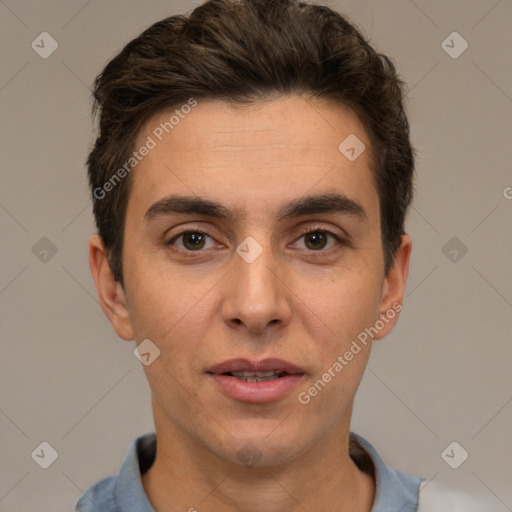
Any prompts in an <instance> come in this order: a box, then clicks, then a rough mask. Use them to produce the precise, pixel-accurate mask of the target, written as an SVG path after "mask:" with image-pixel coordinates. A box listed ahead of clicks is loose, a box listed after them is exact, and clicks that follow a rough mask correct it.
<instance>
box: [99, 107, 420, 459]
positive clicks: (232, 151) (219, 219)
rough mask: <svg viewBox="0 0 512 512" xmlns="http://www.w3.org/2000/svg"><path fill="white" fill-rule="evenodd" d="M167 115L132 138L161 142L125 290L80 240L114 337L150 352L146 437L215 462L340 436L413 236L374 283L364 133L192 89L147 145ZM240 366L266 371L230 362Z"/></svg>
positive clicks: (371, 193) (339, 118) (144, 191)
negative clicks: (194, 97) (152, 434)
mask: <svg viewBox="0 0 512 512" xmlns="http://www.w3.org/2000/svg"><path fill="white" fill-rule="evenodd" d="M171 114H172V113H171ZM169 117H170V113H168V112H166V113H163V114H162V115H159V116H157V117H155V118H153V119H152V120H151V121H150V122H149V123H148V124H147V126H146V127H145V129H144V130H143V131H142V132H141V133H140V135H139V143H138V144H137V147H139V146H142V145H143V144H144V143H145V142H146V141H147V140H148V136H149V137H151V138H152V139H153V140H154V141H155V142H156V145H155V147H154V148H153V149H151V150H150V151H149V153H148V154H147V155H146V156H145V157H144V158H143V159H142V160H141V162H140V163H139V164H138V165H137V167H136V169H135V170H134V171H133V176H132V178H133V183H132V189H131V192H130V198H129V201H128V207H127V212H126V225H125V239H124V248H123V275H124V281H125V289H124V290H122V289H121V287H120V286H119V285H118V284H116V283H115V282H113V281H112V278H111V275H109V271H108V265H107V264H106V259H105V258H104V252H103V250H102V246H101V241H99V240H98V239H97V238H96V239H92V240H91V267H92V269H93V274H94V275H95V280H96V284H97V287H98V293H99V295H100V299H101V302H102V306H103V308H104V310H105V313H106V314H107V315H108V316H109V318H110V320H111V322H112V324H113V325H114V327H115V329H116V331H117V333H118V334H119V335H120V336H121V337H123V338H124V339H127V340H129V339H135V340H136V341H137V343H140V342H142V340H146V339H149V340H151V343H153V344H154V345H155V346H156V347H158V349H159V350H160V355H159V356H158V357H157V358H156V359H155V360H154V361H153V362H152V363H151V364H149V365H148V366H144V370H145V372H146V376H147V379H148V381H149V384H150V387H151V391H152V397H153V409H154V415H155V425H156V428H157V432H158V431H159V429H160V430H161V431H164V430H166V431H168V432H173V435H174V436H177V437H179V438H180V439H181V440H182V441H183V442H184V443H188V445H193V446H200V447H202V448H205V449H206V450H207V451H209V452H210V453H211V454H214V455H216V456H218V457H220V458H221V459H223V460H226V461H232V462H238V463H240V461H241V460H242V459H243V458H244V454H245V456H247V455H248V456H249V458H250V457H253V456H257V457H259V456H260V455H259V454H261V456H263V459H262V463H266V464H269V465H272V464H279V463H283V462H287V461H290V460H292V459H294V458H296V457H298V456H300V455H304V454H306V453H307V452H308V451H310V450H314V449H315V447H319V446H321V445H322V443H323V442H325V441H326V440H328V439H329V438H330V436H334V435H339V434H340V433H342V432H344V433H348V429H349V422H350V415H351V409H352V403H353V398H354V395H355V393H356V390H357V387H358V385H359V383H360V380H361V378H362V375H363V372H364V368H365V366H366V363H367V360H368V356H369V353H370V347H371V341H372V338H373V339H379V338H381V337H383V336H385V335H386V334H387V333H388V332H389V331H390V330H391V328H392V327H393V325H394V323H395V322H396V319H397V317H398V310H399V306H398V307H397V305H396V304H397V303H399V302H401V299H402V297H403V291H404V286H405V281H406V278H407V268H408V259H409V249H410V240H409V239H408V237H404V242H403V243H402V246H401V248H400V249H399V252H398V253H397V259H396V262H395V266H394V267H393V269H392V270H391V272H390V273H389V274H388V276H387V277H385V275H384V258H383V250H382V243H381V226H380V214H379V197H378V192H377V189H376V185H375V180H374V177H373V174H372V172H371V170H370V160H369V157H370V155H369V151H370V140H369V138H368V136H367V133H366V132H365V130H364V127H363V126H362V124H361V123H360V121H359V120H358V118H357V116H356V115H355V114H354V113H353V112H352V111H351V110H349V109H348V108H346V107H343V106H339V105H333V104H329V105H327V104H320V103H314V102H312V101H309V100H308V101H306V100H304V99H302V98H300V97H282V98H280V99H277V100H272V101H269V102H259V103H257V104H255V105H252V106H250V107H246V106H244V107H238V108H236V109H235V108H233V107H230V106H229V105H228V104H226V103H224V102H221V101H202V102H199V103H198V104H197V106H196V107H194V108H193V109H192V111H191V112H190V113H189V114H188V115H186V116H184V117H183V119H180V121H179V124H177V125H176V126H174V128H173V129H172V131H169V133H168V134H167V133H165V132H164V134H163V136H161V140H159V138H158V137H156V136H155V133H160V132H155V129H156V128H157V127H158V126H160V124H161V123H163V122H165V121H168V120H169ZM349 135H355V136H357V138H358V139H359V140H360V141H361V142H362V143H364V145H365V147H366V149H365V150H364V151H363V152H362V153H361V154H360V155H359V156H358V157H357V158H356V159H355V160H354V159H353V158H351V159H349V158H347V156H346V155H347V154H348V155H349V156H352V153H351V152H350V150H348V153H347V152H345V153H343V152H342V151H340V149H339V148H338V146H339V145H340V143H341V142H342V141H344V140H345V139H346V137H348V136H349ZM349 140H350V139H349ZM178 196H186V198H187V199H188V201H187V200H186V199H183V198H182V199H181V200H180V201H178V200H177V197H178ZM315 198H317V200H316V201H315ZM190 199H193V200H194V202H191V201H190ZM201 201H202V202H201ZM205 201H207V203H205ZM214 203H215V204H214ZM382 315H385V317H386V318H385V320H386V321H384V320H383V318H382ZM379 320H380V322H379ZM376 322H377V324H376ZM377 327H379V328H377ZM369 328H373V329H374V330H373V331H372V330H368V329H369ZM365 329H367V330H366V331H365ZM375 331H378V332H375ZM369 332H371V333H372V334H371V335H369V334H368V333H369ZM365 334H366V340H365V342H363V340H364V339H365ZM354 343H355V344H354ZM151 346H153V345H151ZM350 354H352V355H351V356H350ZM244 370H246V371H253V370H258V371H265V372H267V371H268V372H272V371H274V373H273V374H270V373H269V374H266V375H261V373H258V374H257V375H258V376H259V378H263V380H262V381H259V380H256V381H254V382H252V380H253V379H252V378H249V381H246V380H245V379H244V378H241V377H242V375H240V374H237V375H238V376H232V375H229V374H226V373H227V372H235V373H236V372H240V371H244ZM245 375H247V374H245ZM276 375H277V378H276ZM266 379H270V380H266ZM248 450H249V452H250V451H251V450H253V451H254V453H248ZM256 454H258V455H256Z"/></svg>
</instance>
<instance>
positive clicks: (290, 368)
mask: <svg viewBox="0 0 512 512" xmlns="http://www.w3.org/2000/svg"><path fill="white" fill-rule="evenodd" d="M206 373H207V374H208V376H210V377H211V378H212V380H213V381H214V382H215V383H216V385H217V386H218V389H219V390H220V391H222V393H223V394H225V395H227V396H228V397H230V398H232V399H235V400H238V401H241V402H248V403H260V404H261V403H269V402H273V401H275V400H278V399H279V398H281V397H283V396H285V395H286V394H288V393H289V392H290V391H291V389H292V388H294V387H295V386H297V385H298V384H299V383H300V382H301V381H303V378H304V376H305V372H304V371H303V370H302V369H301V368H299V367H298V366H296V365H294V364H291V363H289V362H287V361H283V360H281V359H264V360H263V361H259V362H255V361H249V360H247V359H231V360H229V361H224V362H223V363H220V364H218V365H215V366H213V367H212V368H210V369H209V370H208V371H207V372H206Z"/></svg>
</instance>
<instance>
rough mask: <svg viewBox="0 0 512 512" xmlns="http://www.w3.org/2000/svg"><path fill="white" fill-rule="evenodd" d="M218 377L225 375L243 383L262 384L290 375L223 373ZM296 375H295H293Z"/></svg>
mask: <svg viewBox="0 0 512 512" xmlns="http://www.w3.org/2000/svg"><path fill="white" fill-rule="evenodd" d="M220 375H226V376H228V377H234V378H235V379H238V380H243V381H245V382H263V381H266V380H275V379H280V378H282V377H285V376H286V375H291V374H290V373H288V372H276V371H271V372H225V373H221V374H220ZM293 375H296V374H293Z"/></svg>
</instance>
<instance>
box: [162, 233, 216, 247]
mask: <svg viewBox="0 0 512 512" xmlns="http://www.w3.org/2000/svg"><path fill="white" fill-rule="evenodd" d="M206 237H208V238H211V237H210V236H209V235H207V234H206V233H203V232H202V231H183V232H182V233H179V234H177V235H175V236H174V237H172V238H171V239H170V240H169V241H168V242H166V244H165V245H174V243H175V242H176V241H177V240H179V239H180V238H182V242H181V244H182V247H178V248H179V249H181V250H184V251H188V252H193V251H199V250H201V249H204V248H205V243H206Z"/></svg>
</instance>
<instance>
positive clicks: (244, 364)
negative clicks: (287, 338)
mask: <svg viewBox="0 0 512 512" xmlns="http://www.w3.org/2000/svg"><path fill="white" fill-rule="evenodd" d="M251 371H252V372H271V371H276V372H286V373H289V374H296V373H304V370H302V369H301V368H299V367H298V366H296V365H294V364H292V363H289V362H288V361H284V360H282V359H277V358H267V359H263V360H262V361H250V360H249V359H229V360H228V361H224V362H222V363H219V364H216V365H215V366H212V367H211V368H210V369H209V370H208V371H207V372H208V373H216V374H217V375H220V374H222V373H228V372H251Z"/></svg>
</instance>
